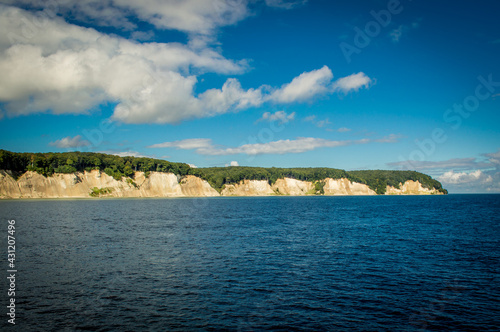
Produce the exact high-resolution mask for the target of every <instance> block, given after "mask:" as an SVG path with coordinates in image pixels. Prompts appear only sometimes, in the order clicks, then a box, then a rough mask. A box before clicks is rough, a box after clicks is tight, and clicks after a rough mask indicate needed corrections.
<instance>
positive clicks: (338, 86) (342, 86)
mask: <svg viewBox="0 0 500 332" xmlns="http://www.w3.org/2000/svg"><path fill="white" fill-rule="evenodd" d="M372 83H373V80H372V79H371V78H369V77H368V76H366V75H365V73H363V72H360V73H357V74H352V75H349V76H346V77H342V78H340V79H338V80H337V81H336V82H335V83H334V84H333V88H334V90H336V91H341V92H343V93H344V94H348V93H349V92H351V91H358V90H359V89H361V88H366V89H368V88H369V87H370V85H371V84H372Z"/></svg>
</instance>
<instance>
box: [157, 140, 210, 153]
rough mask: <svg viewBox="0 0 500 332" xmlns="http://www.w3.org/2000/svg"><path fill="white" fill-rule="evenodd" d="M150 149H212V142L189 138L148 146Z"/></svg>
mask: <svg viewBox="0 0 500 332" xmlns="http://www.w3.org/2000/svg"><path fill="white" fill-rule="evenodd" d="M147 147H148V148H177V149H182V150H193V149H202V148H208V147H212V140H211V139H209V138H188V139H185V140H180V141H174V142H165V143H159V144H153V145H150V146H147Z"/></svg>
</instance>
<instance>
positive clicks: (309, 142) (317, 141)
mask: <svg viewBox="0 0 500 332" xmlns="http://www.w3.org/2000/svg"><path fill="white" fill-rule="evenodd" d="M372 142H377V143H392V142H394V141H393V140H388V139H379V140H370V139H366V138H365V139H360V140H345V141H334V140H328V139H324V138H314V137H299V138H296V139H286V140H278V141H272V142H268V143H254V144H244V145H241V146H238V147H223V146H215V145H214V144H213V143H212V140H210V139H207V138H198V139H186V140H181V141H173V142H165V143H159V144H154V145H151V146H148V148H177V149H182V150H195V152H196V153H198V154H201V155H210V156H224V155H235V154H246V155H251V156H255V155H261V154H288V153H303V152H307V151H312V150H315V149H319V148H334V147H339V146H347V145H356V144H367V143H372Z"/></svg>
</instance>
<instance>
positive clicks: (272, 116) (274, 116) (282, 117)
mask: <svg viewBox="0 0 500 332" xmlns="http://www.w3.org/2000/svg"><path fill="white" fill-rule="evenodd" d="M294 119H295V112H292V113H290V114H288V113H287V112H285V111H277V112H274V113H271V112H265V113H264V114H262V118H260V119H259V120H257V122H259V121H269V122H272V121H278V122H279V123H287V122H290V121H293V120H294Z"/></svg>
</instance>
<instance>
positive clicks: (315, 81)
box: [270, 66, 333, 103]
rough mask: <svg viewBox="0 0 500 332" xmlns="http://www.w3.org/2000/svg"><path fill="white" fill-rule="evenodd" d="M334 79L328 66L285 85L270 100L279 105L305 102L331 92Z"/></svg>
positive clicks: (304, 74)
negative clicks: (331, 83) (330, 86)
mask: <svg viewBox="0 0 500 332" xmlns="http://www.w3.org/2000/svg"><path fill="white" fill-rule="evenodd" d="M332 78H333V74H332V71H331V70H330V68H328V67H327V66H323V67H322V68H320V69H317V70H313V71H310V72H304V73H302V74H300V75H299V76H298V77H295V78H294V79H293V80H292V81H291V82H290V83H287V84H284V85H283V86H282V87H281V88H280V89H278V90H276V91H274V92H273V93H272V94H271V96H270V99H271V100H273V101H275V102H278V103H291V102H296V101H305V100H308V99H311V98H313V97H315V96H317V95H321V94H324V93H326V92H328V91H329V84H330V82H331V80H332Z"/></svg>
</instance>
